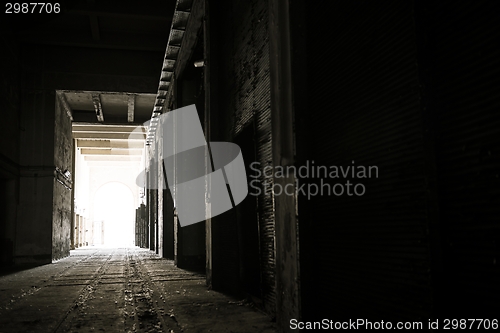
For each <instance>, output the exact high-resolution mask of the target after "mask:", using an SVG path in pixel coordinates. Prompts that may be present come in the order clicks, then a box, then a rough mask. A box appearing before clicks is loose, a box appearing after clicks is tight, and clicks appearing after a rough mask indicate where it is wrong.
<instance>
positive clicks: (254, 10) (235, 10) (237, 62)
mask: <svg viewBox="0 0 500 333" xmlns="http://www.w3.org/2000/svg"><path fill="white" fill-rule="evenodd" d="M267 6H268V4H267V1H247V2H238V3H234V2H232V1H227V2H225V3H224V4H223V5H219V6H218V8H219V9H220V11H218V15H220V17H224V18H225V19H224V25H223V26H224V33H223V34H221V35H220V39H218V41H217V42H218V43H220V44H221V47H220V53H219V57H222V59H224V60H223V62H221V63H220V73H219V75H220V76H221V78H220V80H219V88H218V89H219V91H221V94H222V95H221V96H220V98H219V103H220V108H221V112H223V114H225V115H226V116H221V117H220V119H221V124H220V125H219V126H221V128H224V136H225V138H224V139H225V140H227V141H232V140H233V139H234V138H235V137H237V136H238V134H240V133H241V132H242V130H243V129H244V128H246V127H247V126H253V125H254V123H255V126H256V133H255V136H256V138H255V141H256V150H257V151H256V154H257V161H258V162H260V165H261V168H264V167H265V166H267V165H272V156H271V108H270V77H269V39H268V11H267ZM260 180H261V181H262V182H263V181H264V179H263V178H261V179H260ZM258 210H259V214H258V215H259V221H256V223H259V233H260V257H261V274H262V276H261V279H262V297H263V301H264V305H265V308H266V310H267V311H268V312H269V313H274V312H275V306H276V295H275V259H274V203H273V197H272V194H271V193H270V192H269V191H268V193H262V195H260V196H259V197H258ZM231 223H232V222H231ZM226 231H227V232H233V233H234V234H233V236H232V237H233V238H235V239H236V240H237V237H234V235H235V233H237V230H231V229H228V230H226ZM226 245H227V249H228V250H229V249H231V252H230V253H232V252H233V251H234V247H237V246H238V244H237V243H234V244H226ZM215 251H216V249H215V246H214V256H215ZM227 259H228V260H232V259H231V257H228V258H227ZM233 259H234V258H233ZM229 267H230V266H229V263H228V266H227V267H226V269H228V270H229V269H230V268H229ZM233 269H237V267H236V266H234V267H233ZM214 270H215V268H214ZM227 274H230V273H229V272H228V273H227ZM231 276H237V275H236V274H235V272H233V273H232V274H231Z"/></svg>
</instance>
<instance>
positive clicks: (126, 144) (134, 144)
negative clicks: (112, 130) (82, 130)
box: [76, 140, 144, 149]
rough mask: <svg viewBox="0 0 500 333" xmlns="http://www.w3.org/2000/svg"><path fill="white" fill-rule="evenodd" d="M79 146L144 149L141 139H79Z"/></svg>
mask: <svg viewBox="0 0 500 333" xmlns="http://www.w3.org/2000/svg"><path fill="white" fill-rule="evenodd" d="M76 146H77V147H78V148H94V149H110V148H112V149H143V148H144V143H143V142H140V141H125V140H123V141H115V140H77V141H76Z"/></svg>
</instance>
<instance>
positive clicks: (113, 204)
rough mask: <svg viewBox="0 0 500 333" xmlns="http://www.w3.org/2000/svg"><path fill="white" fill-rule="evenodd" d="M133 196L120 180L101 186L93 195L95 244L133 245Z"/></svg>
mask: <svg viewBox="0 0 500 333" xmlns="http://www.w3.org/2000/svg"><path fill="white" fill-rule="evenodd" d="M134 214H135V210H134V197H133V194H132V191H131V190H130V189H129V188H128V187H127V186H126V185H124V184H122V183H120V182H109V183H107V184H104V185H103V186H101V187H100V188H99V189H98V190H97V192H96V194H95V196H94V226H95V237H94V242H95V244H103V245H105V246H112V247H124V246H133V245H134V219H135V215H134Z"/></svg>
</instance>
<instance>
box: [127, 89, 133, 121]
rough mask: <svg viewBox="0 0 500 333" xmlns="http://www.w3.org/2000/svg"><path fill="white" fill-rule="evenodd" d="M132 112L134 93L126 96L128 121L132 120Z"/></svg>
mask: <svg viewBox="0 0 500 333" xmlns="http://www.w3.org/2000/svg"><path fill="white" fill-rule="evenodd" d="M134 113H135V95H129V96H128V117H127V119H128V122H129V123H133V122H134Z"/></svg>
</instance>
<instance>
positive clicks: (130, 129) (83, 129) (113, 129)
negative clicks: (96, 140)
mask: <svg viewBox="0 0 500 333" xmlns="http://www.w3.org/2000/svg"><path fill="white" fill-rule="evenodd" d="M145 132H146V131H145V129H144V127H142V126H141V127H139V126H107V125H100V126H99V125H94V126H81V125H73V133H129V134H130V133H134V134H141V133H145Z"/></svg>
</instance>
